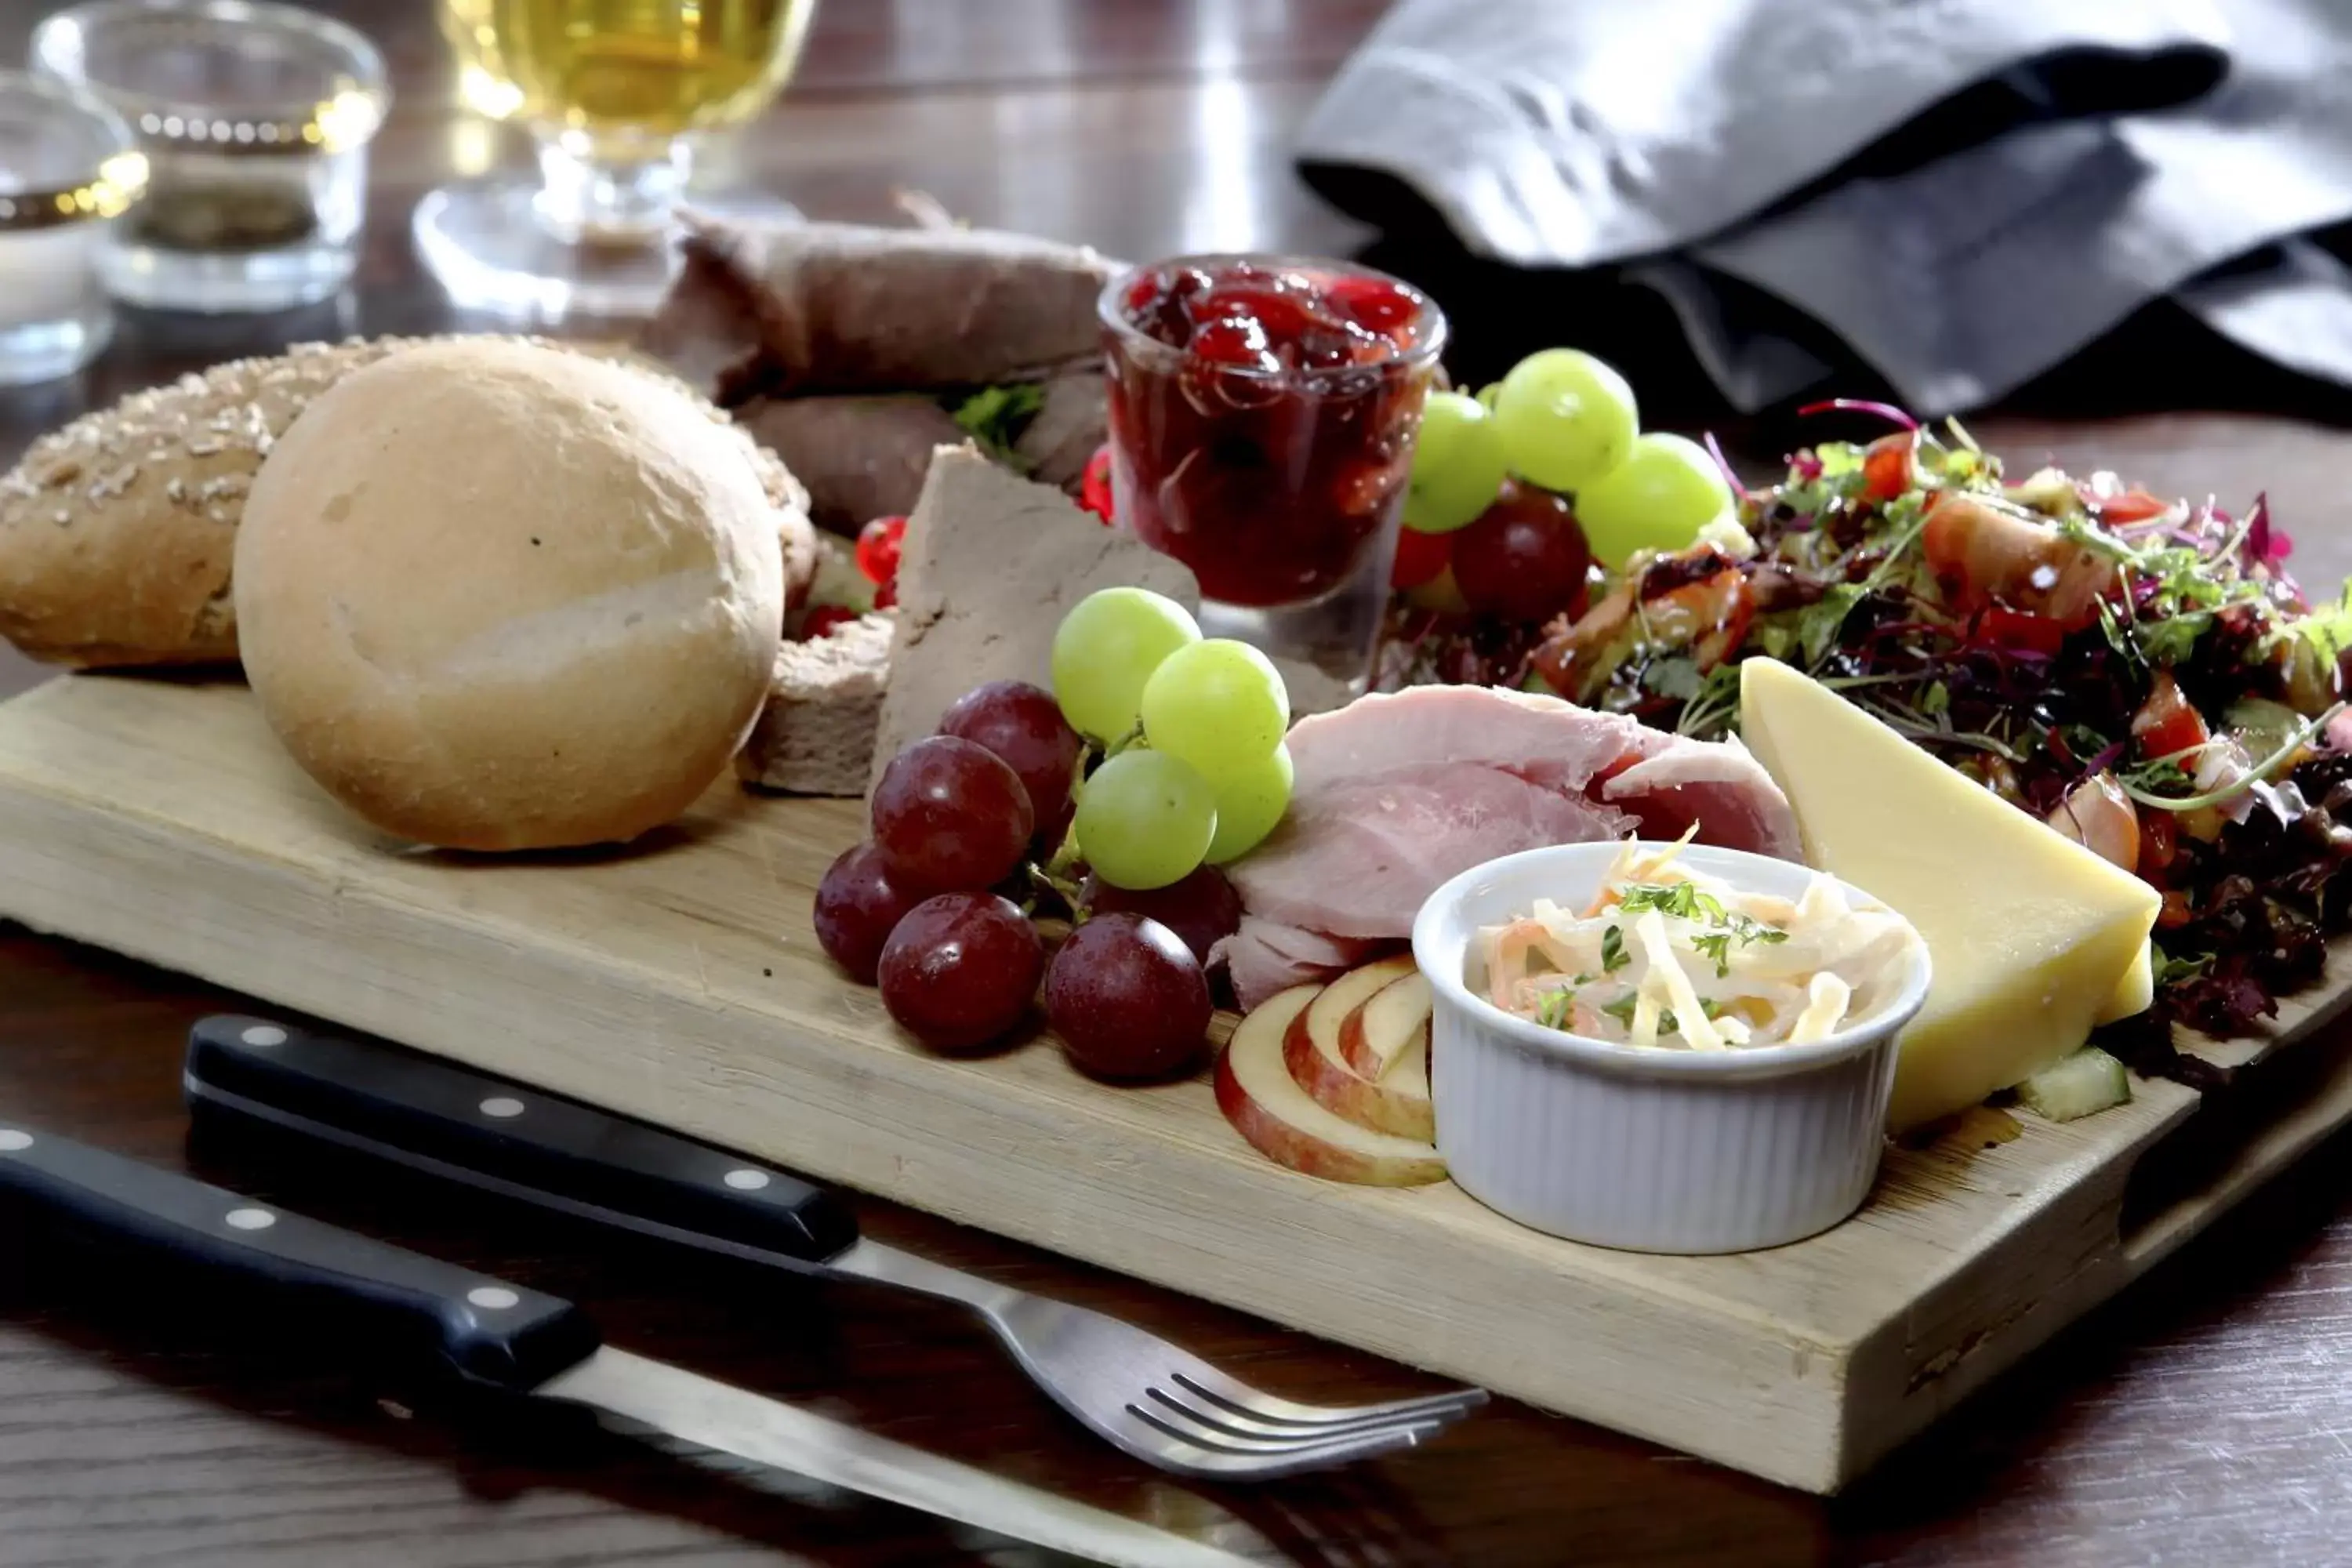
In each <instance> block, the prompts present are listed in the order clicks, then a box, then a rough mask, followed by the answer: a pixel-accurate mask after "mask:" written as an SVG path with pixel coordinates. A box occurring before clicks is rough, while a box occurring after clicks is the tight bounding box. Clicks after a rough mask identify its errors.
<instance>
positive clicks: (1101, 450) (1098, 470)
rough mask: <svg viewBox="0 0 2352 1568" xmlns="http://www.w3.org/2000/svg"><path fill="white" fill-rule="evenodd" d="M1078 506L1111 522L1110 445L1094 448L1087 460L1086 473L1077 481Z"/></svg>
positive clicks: (1106, 443)
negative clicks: (1091, 455)
mask: <svg viewBox="0 0 2352 1568" xmlns="http://www.w3.org/2000/svg"><path fill="white" fill-rule="evenodd" d="M1078 504H1079V505H1080V506H1082V507H1084V508H1086V509H1087V510H1088V511H1090V512H1092V513H1094V514H1095V515H1096V516H1097V517H1098V518H1100V519H1102V520H1103V521H1105V522H1108V521H1111V508H1112V501H1111V489H1110V443H1109V442H1108V441H1106V442H1104V443H1103V444H1102V445H1101V446H1099V447H1096V448H1095V455H1094V456H1093V457H1091V458H1087V471H1086V473H1085V474H1084V475H1083V476H1081V477H1080V479H1079V480H1078Z"/></svg>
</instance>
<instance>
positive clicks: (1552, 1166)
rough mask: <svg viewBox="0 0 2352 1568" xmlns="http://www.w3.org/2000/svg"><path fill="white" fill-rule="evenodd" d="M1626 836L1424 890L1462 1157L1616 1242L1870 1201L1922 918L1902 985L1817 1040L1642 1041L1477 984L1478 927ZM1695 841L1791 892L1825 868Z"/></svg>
mask: <svg viewBox="0 0 2352 1568" xmlns="http://www.w3.org/2000/svg"><path fill="white" fill-rule="evenodd" d="M1620 847H1621V846H1619V845H1618V844H1615V843H1600V844H1559V845H1554V846H1551V847H1548V848H1543V849H1529V850H1528V851H1526V852H1524V853H1522V854H1517V855H1507V856H1505V857H1503V858H1501V859H1499V860H1490V861H1488V862H1487V863H1486V864H1485V865H1483V866H1477V867H1474V868H1471V869H1470V870H1467V871H1465V872H1464V873H1463V874H1462V875H1460V876H1458V877H1456V878H1454V879H1453V880H1452V881H1450V882H1448V883H1446V884H1445V885H1444V887H1442V888H1440V889H1437V891H1436V892H1434V893H1433V894H1431V895H1430V897H1429V901H1428V902H1427V903H1425V904H1423V906H1422V909H1421V915H1420V918H1419V919H1418V920H1416V921H1414V922H1413V928H1412V952H1413V958H1414V961H1415V962H1416V963H1419V964H1420V966H1421V971H1422V973H1423V974H1425V975H1427V976H1428V977H1429V982H1430V987H1431V990H1432V992H1433V995H1434V998H1435V1001H1434V1011H1433V1014H1432V1016H1431V1019H1430V1028H1431V1036H1430V1070H1431V1087H1430V1094H1431V1100H1432V1109H1433V1110H1434V1111H1435V1113H1436V1118H1437V1149H1438V1152H1439V1153H1441V1154H1443V1155H1444V1158H1445V1165H1446V1169H1447V1171H1448V1172H1449V1173H1451V1174H1452V1176H1453V1178H1454V1181H1455V1182H1456V1183H1457V1184H1459V1185H1460V1186H1461V1187H1462V1189H1463V1190H1464V1191H1465V1192H1466V1193H1468V1194H1470V1195H1471V1196H1472V1197H1474V1198H1476V1199H1477V1200H1478V1201H1479V1202H1481V1203H1483V1204H1485V1205H1486V1206H1487V1207H1489V1208H1492V1209H1494V1210H1496V1211H1497V1212H1498V1213H1500V1214H1503V1215H1507V1216H1508V1217H1510V1218H1512V1219H1515V1220H1517V1221H1518V1222H1519V1223H1520V1224H1521V1225H1525V1226H1531V1227H1533V1228H1534V1229H1537V1230H1540V1231H1545V1232H1547V1233H1549V1234H1550V1235H1553V1236H1559V1237H1567V1238H1568V1239H1569V1240H1570V1241H1582V1242H1590V1243H1592V1244H1593V1245H1595V1246H1600V1247H1623V1248H1627V1249H1630V1250H1633V1251H1639V1252H1678V1253H1704V1252H1745V1251H1748V1250H1749V1249H1751V1248H1754V1247H1778V1246H1780V1244H1781V1243H1783V1242H1790V1241H1796V1240H1798V1239H1800V1238H1801V1237H1808V1236H1811V1235H1813V1234H1815V1233H1816V1232H1818V1231H1823V1230H1827V1229H1828V1228H1829V1227H1830V1226H1833V1225H1835V1224H1837V1223H1838V1222H1839V1221H1840V1220H1842V1219H1844V1218H1845V1217H1846V1216H1847V1215H1851V1214H1852V1213H1853V1211H1854V1210H1855V1209H1857V1208H1859V1207H1861V1206H1862V1200H1863V1199H1864V1197H1865V1196H1866V1195H1868V1194H1869V1192H1870V1184H1871V1181H1872V1179H1873V1178H1874V1176H1875V1175H1876V1174H1877V1172H1878V1157H1879V1152H1880V1150H1881V1148H1882V1147H1883V1145H1884V1142H1885V1131H1884V1128H1885V1120H1886V1099H1887V1094H1888V1092H1889V1091H1890V1090H1891V1089H1893V1087H1894V1082H1895V1035H1896V1033H1897V1032H1898V1031H1899V1030H1900V1029H1901V1028H1902V1027H1903V1026H1904V1025H1905V1024H1906V1023H1908V1022H1910V1020H1911V1017H1912V1015H1914V1014H1916V1012H1918V1010H1919V1005H1920V1004H1921V1003H1922V1002H1924V1001H1925V1000H1926V999H1927V980H1928V963H1927V944H1926V943H1925V942H1919V941H1917V940H1916V932H1915V933H1914V941H1913V943H1912V954H1913V957H1912V963H1911V968H1910V971H1909V973H1907V974H1906V975H1905V976H1904V977H1903V978H1902V980H1901V982H1900V984H1899V986H1898V987H1897V991H1896V994H1895V995H1894V996H1892V997H1889V998H1887V999H1885V1001H1883V1002H1881V1003H1879V1004H1878V1005H1875V1006H1874V1007H1873V1008H1872V1010H1871V1012H1870V1013H1869V1014H1868V1015H1866V1016H1864V1018H1863V1019H1862V1020H1861V1021H1860V1022H1859V1023H1857V1024H1856V1025H1855V1026H1853V1027H1852V1028H1849V1029H1845V1030H1843V1031H1841V1032H1840V1033H1838V1034H1835V1035H1832V1036H1831V1037H1829V1038H1828V1039H1826V1040H1822V1041H1819V1042H1817V1043H1815V1044H1812V1045H1806V1046H1770V1047H1759V1048H1758V1049H1754V1050H1739V1051H1705V1052H1699V1051H1636V1050H1632V1049H1629V1048H1628V1047H1624V1046H1619V1045H1612V1044H1610V1043H1609V1042H1607V1041H1605V1040H1596V1039H1592V1038H1591V1037H1587V1036H1583V1035H1572V1034H1568V1033H1565V1032H1563V1031H1561V1030H1558V1029H1548V1028H1545V1027H1544V1026H1541V1025H1539V1024H1534V1023H1530V1022H1528V1020H1526V1019H1524V1018H1517V1017H1514V1016H1511V1015H1510V1014H1508V1013H1506V1012H1504V1011H1503V1010H1502V1009H1501V1008H1499V1007H1496V1006H1495V1005H1493V1004H1491V1003H1489V1002H1487V1001H1486V999H1485V998H1484V997H1482V996H1479V995H1476V994H1474V993H1473V992H1472V991H1471V989H1470V987H1469V985H1468V984H1465V979H1464V973H1465V959H1466V958H1467V957H1468V955H1469V952H1470V950H1471V944H1472V943H1473V942H1475V939H1476V937H1477V932H1478V928H1479V927H1481V926H1487V925H1498V924H1500V923H1502V922H1503V921H1507V920H1509V919H1511V918H1512V917H1514V916H1517V915H1521V914H1525V913H1526V912H1527V911H1528V909H1529V908H1530V907H1531V906H1532V905H1533V904H1534V902H1535V900H1537V899H1538V898H1548V899H1551V900H1556V901H1557V902H1559V903H1561V904H1564V905H1567V906H1569V907H1570V908H1575V907H1578V906H1580V905H1581V904H1582V903H1583V902H1584V901H1585V900H1587V899H1589V898H1591V894H1592V891H1593V889H1595V888H1596V887H1597V886H1598V885H1599V884H1600V881H1601V877H1602V876H1603V874H1605V873H1606V871H1607V870H1608V868H1609V866H1610V864H1611V862H1612V861H1613V860H1614V859H1615V858H1616V856H1617V852H1618V849H1619V848H1620ZM1681 858H1682V861H1683V863H1684V864H1685V865H1687V866H1689V867H1690V868H1692V869H1693V870H1696V871H1704V872H1706V873H1707V874H1708V875H1710V876H1714V877H1719V878H1721V879H1724V880H1725V881H1727V882H1729V883H1731V884H1732V885H1733V886H1735V887H1738V888H1742V889H1749V890H1752V891H1755V892H1759V893H1772V894H1778V895H1780V896H1781V897H1783V898H1791V899H1793V898H1795V897H1796V896H1798V895H1799V894H1800V893H1801V892H1802V891H1803V889H1804V887H1805V883H1806V881H1807V880H1808V879H1810V878H1811V877H1812V876H1813V875H1814V873H1813V872H1812V871H1811V870H1810V869H1808V868H1805V867H1803V866H1799V865H1795V864H1792V863H1790V862H1789V861H1786V860H1775V859H1772V858H1769V857H1767V856H1762V855H1750V854H1748V853H1746V852H1744V851H1741V850H1737V849H1718V848H1715V847H1711V846H1708V845H1702V844H1694V845H1691V846H1689V847H1686V848H1685V849H1684V850H1683V851H1682V857H1681ZM1842 885H1843V884H1842ZM1846 892H1847V896H1848V897H1849V898H1852V899H1855V900H1868V901H1870V902H1873V903H1876V902H1877V901H1878V900H1871V899H1870V897H1869V895H1868V893H1867V892H1865V891H1864V890H1863V889H1856V888H1853V887H1851V886H1846Z"/></svg>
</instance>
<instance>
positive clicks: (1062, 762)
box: [814, 634, 1241, 1080]
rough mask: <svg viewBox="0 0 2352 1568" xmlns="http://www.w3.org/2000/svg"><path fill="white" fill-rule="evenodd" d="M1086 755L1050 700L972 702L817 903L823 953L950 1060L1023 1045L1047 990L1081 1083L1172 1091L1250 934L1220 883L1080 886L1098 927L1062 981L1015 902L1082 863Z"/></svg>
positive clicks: (906, 758)
mask: <svg viewBox="0 0 2352 1568" xmlns="http://www.w3.org/2000/svg"><path fill="white" fill-rule="evenodd" d="M1196 637H1197V634H1196ZM1084 755H1085V746H1084V742H1082V741H1081V740H1080V738H1079V736H1078V734H1077V732H1076V731H1075V730H1073V729H1072V728H1071V727H1070V725H1069V723H1068V722H1067V721H1066V720H1065V719H1064V717H1063V713H1062V707H1061V705H1060V704H1059V703H1057V702H1056V701H1055V699H1054V698H1053V696H1052V695H1051V694H1049V693H1047V692H1045V691H1044V690H1042V689H1039V688H1037V687H1034V686H1032V685H1029V684H1028V683H1026V682H1024V681H1015V680H1000V681H992V682H990V683H989V684H987V685H985V686H982V687H980V688H977V689H974V690H972V691H970V692H968V693H966V694H965V695H964V696H963V697H961V699H959V700H957V701H956V702H955V703H954V704H953V705H952V706H951V707H950V708H949V710H947V712H946V713H945V714H944V715H942V716H941V718H940V726H939V732H938V733H936V734H933V735H930V736H929V737H926V738H925V739H923V740H920V741H918V742H915V743H914V744H912V745H910V746H908V748H907V749H906V750H905V751H903V752H899V753H898V755H897V756H896V757H894V758H892V759H891V760H890V763H889V764H888V765H887V767H885V768H884V769H883V772H882V777H881V780H880V782H879V783H878V784H877V785H876V786H875V791H874V798H873V801H872V804H871V824H872V829H873V836H872V837H870V838H868V839H867V840H866V841H865V842H864V843H861V844H859V845H857V846H856V847H853V848H851V849H849V850H846V851H845V852H844V853H843V854H842V855H841V857H840V858H838V859H836V860H835V861H834V863H833V865H832V866H831V867H830V868H827V869H826V871H825V874H824V879H822V880H821V881H820V882H819V883H818V885H817V892H816V906H815V910H814V924H815V927H816V935H817V941H818V942H819V944H820V945H821V946H823V947H824V951H825V952H826V953H828V954H829V955H830V956H831V957H832V958H833V960H834V962H835V963H838V964H840V965H841V967H842V968H843V969H844V970H845V971H846V972H847V973H849V974H850V975H851V976H852V977H853V978H855V979H856V980H858V981H860V982H861V983H864V984H873V985H877V986H878V987H879V988H880V991H881V994H882V1005H883V1006H884V1007H885V1008H887V1010H888V1012H889V1014H890V1016H891V1017H893V1018H894V1019H896V1020H897V1021H898V1024H899V1026H901V1027H903V1028H904V1029H906V1030H907V1032H908V1034H910V1035H912V1036H914V1037H915V1038H916V1039H918V1040H919V1041H921V1042H922V1043H923V1044H924V1045H926V1046H928V1047H930V1048H932V1049H934V1050H939V1051H964V1050H971V1049H973V1048H976V1047H982V1046H985V1045H987V1044H989V1043H990V1042H992V1041H994V1040H999V1039H1002V1038H1003V1037H1006V1036H1007V1035H1010V1034H1012V1033H1013V1031H1014V1030H1015V1029H1017V1028H1018V1027H1019V1026H1021V1024H1022V1022H1023V1020H1024V1018H1025V1017H1026V1016H1028V1014H1029V1010H1030V1008H1031V1005H1032V1004H1033V1003H1034V1002H1035V1001H1036V999H1037V996H1038V991H1039V986H1040V984H1041V982H1042V983H1043V985H1044V989H1045V1011H1046V1016H1047V1017H1048V1019H1049V1020H1050V1021H1051V1022H1052V1024H1053V1026H1054V1027H1055V1032H1056V1033H1057V1034H1059V1035H1060V1037H1061V1038H1062V1042H1063V1045H1064V1047H1065V1049H1066V1051H1067V1052H1068V1053H1069V1055H1070V1057H1071V1058H1072V1059H1073V1060H1074V1061H1075V1062H1076V1063H1077V1064H1078V1065H1079V1066H1080V1067H1081V1068H1085V1069H1086V1070H1087V1071H1088V1072H1091V1073H1093V1074H1095V1075H1096V1076H1097V1077H1100V1078H1105V1079H1114V1080H1131V1079H1150V1078H1157V1077H1164V1076H1166V1075H1168V1074H1170V1073H1171V1072H1174V1071H1177V1070H1179V1069H1181V1068H1186V1067H1189V1066H1190V1065H1191V1064H1192V1063H1193V1062H1194V1061H1196V1060H1197V1059H1198V1058H1199V1056H1200V1054H1201V1051H1202V1047H1203V1046H1204V1044H1205V1041H1206V1037H1207V1031H1208V1023H1209V1013H1210V1006H1211V1004H1210V997H1209V986H1208V979H1207V975H1206V973H1205V971H1204V970H1203V968H1202V964H1203V963H1204V962H1205V961H1206V959H1207V956H1208V950H1209V947H1210V945H1211V944H1212V943H1213V942H1216V941H1217V940H1218V939H1219V938H1221V937H1223V936H1224V935H1226V934H1228V933H1229V932H1231V931H1233V929H1234V926H1235V925H1237V924H1238V923H1239V922H1240V914H1241V911H1240V903H1239V900H1236V899H1235V898H1234V892H1233V889H1232V887H1231V886H1230V885H1229V884H1228V883H1226V881H1225V879H1223V876H1222V875H1220V874H1219V873H1217V872H1216V871H1215V870H1214V869H1213V868H1208V867H1205V866H1202V867H1199V868H1197V869H1196V870H1193V871H1192V875H1190V876H1183V877H1180V878H1179V879H1175V880H1173V881H1171V883H1170V884H1169V885H1167V886H1165V887H1162V888H1159V889H1152V890H1150V891H1147V892H1129V891H1122V890H1118V889H1110V888H1109V887H1108V885H1107V884H1103V883H1101V882H1100V881H1099V879H1097V878H1091V877H1090V878H1088V879H1086V881H1085V882H1084V883H1082V884H1072V885H1070V886H1069V892H1070V894H1071V895H1072V897H1071V898H1070V899H1069V902H1070V903H1071V905H1072V911H1073V913H1074V914H1076V915H1079V916H1080V917H1081V918H1082V920H1083V923H1082V924H1081V925H1080V926H1079V928H1078V931H1077V932H1076V933H1074V934H1073V936H1072V937H1071V939H1070V940H1069V941H1066V942H1064V943H1063V944H1062V947H1061V950H1060V951H1059V952H1057V953H1055V955H1054V958H1053V961H1052V963H1051V964H1050V966H1049V965H1048V963H1047V962H1046V956H1045V943H1044V941H1043V940H1042V938H1041V937H1040V934H1039V932H1038V930H1037V927H1036V926H1035V924H1034V923H1033V921H1032V920H1031V918H1030V914H1029V912H1028V910H1027V909H1026V908H1024V903H1021V902H1015V900H1016V899H1020V900H1024V901H1025V900H1034V898H1036V897H1037V896H1039V891H1040V889H1043V891H1044V896H1046V897H1058V896H1060V895H1059V894H1058V893H1057V892H1056V891H1055V889H1057V888H1058V887H1060V886H1061V885H1062V884H1060V883H1058V882H1057V881H1056V879H1055V875H1054V874H1053V872H1052V871H1049V870H1047V869H1045V868H1047V867H1054V866H1055V865H1056V864H1057V862H1059V861H1060V860H1062V859H1064V858H1066V856H1065V855H1064V854H1063V853H1061V850H1062V847H1063V846H1064V845H1065V844H1066V840H1067V837H1068V835H1069V828H1070V824H1071V818H1072V812H1073V806H1074V801H1075V795H1076V784H1077V779H1078V772H1079V767H1080V764H1081V763H1082V761H1083V758H1084ZM1089 912H1091V913H1092V914H1093V916H1094V918H1092V919H1084V917H1085V916H1087V914H1088V913H1089ZM1081 939H1083V940H1081Z"/></svg>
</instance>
